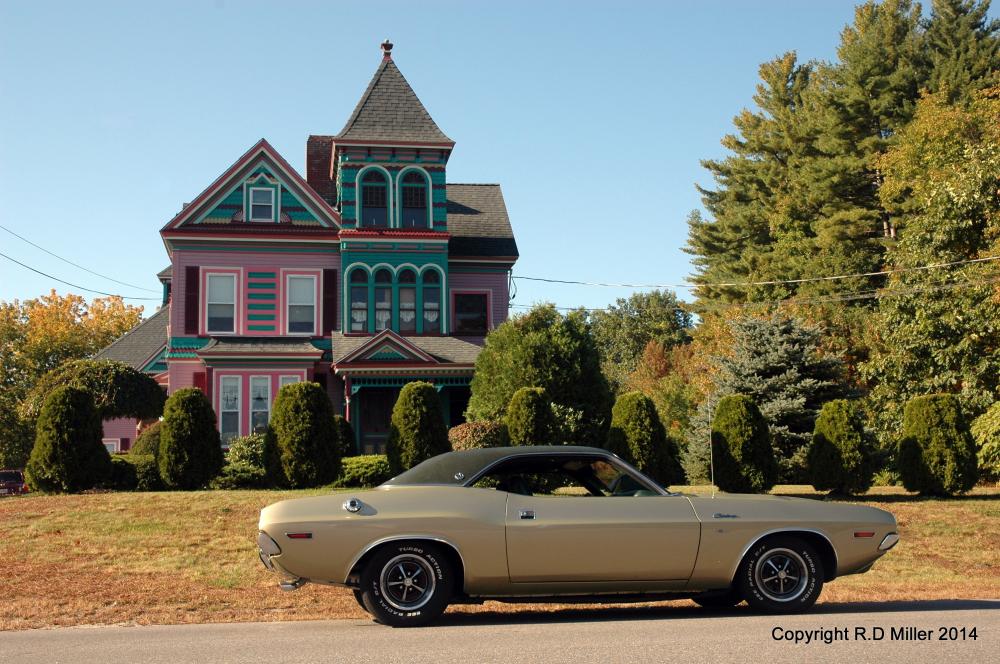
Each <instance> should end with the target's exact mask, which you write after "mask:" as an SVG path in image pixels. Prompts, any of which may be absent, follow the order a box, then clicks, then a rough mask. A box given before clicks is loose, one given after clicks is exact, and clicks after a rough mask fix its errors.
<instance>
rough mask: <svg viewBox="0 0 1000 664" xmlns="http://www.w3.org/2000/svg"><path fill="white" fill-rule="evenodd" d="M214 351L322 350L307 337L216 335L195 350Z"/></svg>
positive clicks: (290, 352) (317, 353)
mask: <svg viewBox="0 0 1000 664" xmlns="http://www.w3.org/2000/svg"><path fill="white" fill-rule="evenodd" d="M215 353H252V354H268V355H301V354H307V355H315V356H316V357H317V358H318V357H319V356H320V355H322V353H323V351H321V350H320V349H318V348H316V347H315V346H313V345H312V343H311V342H310V341H309V339H301V338H296V337H260V338H257V337H216V338H213V339H212V340H211V341H210V342H208V344H207V345H206V346H205V347H204V348H201V349H200V350H198V351H197V354H198V355H212V354H215Z"/></svg>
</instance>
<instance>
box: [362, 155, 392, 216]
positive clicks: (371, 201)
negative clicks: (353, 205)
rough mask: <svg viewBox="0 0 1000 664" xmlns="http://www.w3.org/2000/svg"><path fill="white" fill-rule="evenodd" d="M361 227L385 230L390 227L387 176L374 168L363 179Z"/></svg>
mask: <svg viewBox="0 0 1000 664" xmlns="http://www.w3.org/2000/svg"><path fill="white" fill-rule="evenodd" d="M358 218H359V219H360V224H361V226H370V227H373V228H385V227H387V226H388V225H389V186H388V182H387V181H386V178H385V174H384V173H383V172H382V171H379V170H375V169H374V168H373V169H371V170H369V171H367V172H366V173H365V176H364V177H363V178H361V211H360V213H359V217H358Z"/></svg>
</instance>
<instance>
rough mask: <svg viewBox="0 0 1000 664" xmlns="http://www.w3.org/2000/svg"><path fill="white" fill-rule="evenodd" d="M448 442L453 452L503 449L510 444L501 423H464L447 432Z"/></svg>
mask: <svg viewBox="0 0 1000 664" xmlns="http://www.w3.org/2000/svg"><path fill="white" fill-rule="evenodd" d="M448 442H449V443H451V449H453V450H477V449H481V448H484V447H504V446H506V445H509V444H510V439H509V437H508V436H507V427H506V426H504V423H503V422H497V421H484V422H466V423H464V424H459V425H457V426H453V427H452V428H451V429H449V430H448Z"/></svg>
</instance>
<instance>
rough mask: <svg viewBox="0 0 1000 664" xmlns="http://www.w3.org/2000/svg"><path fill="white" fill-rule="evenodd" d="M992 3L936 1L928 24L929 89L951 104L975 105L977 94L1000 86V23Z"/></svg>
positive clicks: (970, 0) (951, 0) (986, 1)
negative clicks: (991, 14)
mask: <svg viewBox="0 0 1000 664" xmlns="http://www.w3.org/2000/svg"><path fill="white" fill-rule="evenodd" d="M989 8H990V2H989V0H983V1H982V2H977V0H933V1H932V2H931V17H930V19H929V20H928V21H927V46H928V58H929V60H930V65H931V71H930V80H929V85H928V87H929V89H930V91H931V92H942V93H944V94H945V95H946V96H947V98H948V100H949V101H956V100H959V101H963V102H968V101H971V100H972V99H973V98H974V96H975V92H976V91H977V90H983V89H986V88H988V87H991V86H996V85H1000V20H997V19H993V20H990V19H989Z"/></svg>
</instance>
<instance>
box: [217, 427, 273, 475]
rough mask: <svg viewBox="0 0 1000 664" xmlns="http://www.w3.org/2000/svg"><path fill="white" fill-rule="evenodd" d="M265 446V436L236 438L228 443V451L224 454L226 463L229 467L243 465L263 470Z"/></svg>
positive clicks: (258, 434) (256, 435)
mask: <svg viewBox="0 0 1000 664" xmlns="http://www.w3.org/2000/svg"><path fill="white" fill-rule="evenodd" d="M266 445H267V436H266V435H265V434H262V433H252V434H250V435H248V436H237V437H236V438H233V439H232V440H230V441H229V451H228V452H226V463H227V464H229V465H232V464H243V465H247V466H253V467H254V468H260V469H262V470H263V469H264V448H265V446H266ZM223 470H224V469H223Z"/></svg>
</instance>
